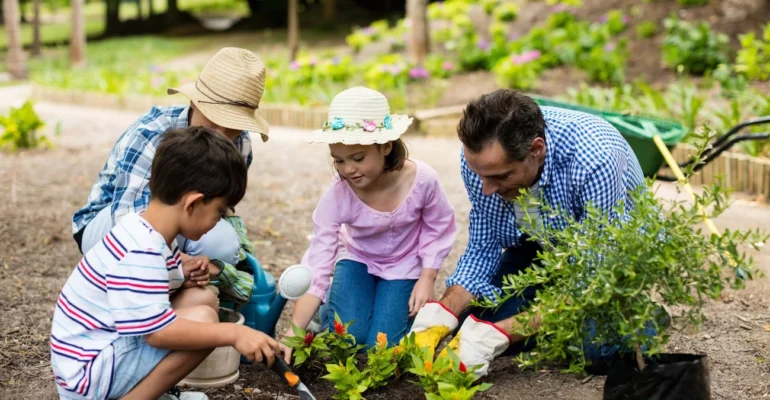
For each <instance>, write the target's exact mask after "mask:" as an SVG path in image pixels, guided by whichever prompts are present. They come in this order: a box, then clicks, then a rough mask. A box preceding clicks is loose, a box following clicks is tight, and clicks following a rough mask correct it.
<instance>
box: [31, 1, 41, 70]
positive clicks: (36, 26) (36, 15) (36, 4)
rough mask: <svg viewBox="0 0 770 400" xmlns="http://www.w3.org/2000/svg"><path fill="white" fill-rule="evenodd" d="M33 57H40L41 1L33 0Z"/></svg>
mask: <svg viewBox="0 0 770 400" xmlns="http://www.w3.org/2000/svg"><path fill="white" fill-rule="evenodd" d="M32 1H33V3H32V51H31V54H32V57H40V47H41V45H40V1H41V0H32Z"/></svg>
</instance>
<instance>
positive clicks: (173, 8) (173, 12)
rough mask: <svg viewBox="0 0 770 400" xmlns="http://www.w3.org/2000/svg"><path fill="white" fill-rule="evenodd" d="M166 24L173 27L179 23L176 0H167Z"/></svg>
mask: <svg viewBox="0 0 770 400" xmlns="http://www.w3.org/2000/svg"><path fill="white" fill-rule="evenodd" d="M166 4H167V5H168V7H167V8H166V24H168V25H175V24H176V23H177V22H179V6H178V4H177V1H176V0H168V2H167V3H166Z"/></svg>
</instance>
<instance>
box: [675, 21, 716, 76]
mask: <svg viewBox="0 0 770 400" xmlns="http://www.w3.org/2000/svg"><path fill="white" fill-rule="evenodd" d="M663 26H664V27H665V37H664V39H663V50H662V58H663V61H664V62H665V63H666V64H667V65H668V66H669V67H671V68H682V69H683V71H684V72H687V73H690V74H696V75H702V74H704V73H706V72H707V71H711V70H713V69H714V68H716V67H717V66H718V65H719V64H725V63H727V62H728V54H729V50H730V48H729V39H728V37H727V35H725V34H722V33H715V32H712V31H711V26H710V25H709V24H708V23H707V22H704V21H701V22H699V23H698V24H693V23H691V22H687V21H682V20H679V19H677V18H676V17H672V18H667V19H666V20H664V21H663Z"/></svg>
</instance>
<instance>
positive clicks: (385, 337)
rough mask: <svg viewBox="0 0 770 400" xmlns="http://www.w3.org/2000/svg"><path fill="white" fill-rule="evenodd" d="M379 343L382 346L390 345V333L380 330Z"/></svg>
mask: <svg viewBox="0 0 770 400" xmlns="http://www.w3.org/2000/svg"><path fill="white" fill-rule="evenodd" d="M377 344H378V345H380V347H383V348H384V347H388V335H386V334H384V333H382V332H380V333H378V334H377Z"/></svg>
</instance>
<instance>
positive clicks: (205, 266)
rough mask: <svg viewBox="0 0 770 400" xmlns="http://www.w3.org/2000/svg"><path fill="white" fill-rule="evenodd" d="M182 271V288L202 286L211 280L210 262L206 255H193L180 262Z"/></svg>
mask: <svg viewBox="0 0 770 400" xmlns="http://www.w3.org/2000/svg"><path fill="white" fill-rule="evenodd" d="M214 267H216V266H214ZM182 272H183V273H184V279H185V281H184V283H183V284H182V287H184V288H190V287H195V286H200V287H203V286H206V285H208V284H209V283H210V282H211V263H210V262H209V258H208V257H206V256H194V257H190V258H189V259H188V260H187V261H184V262H182Z"/></svg>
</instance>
